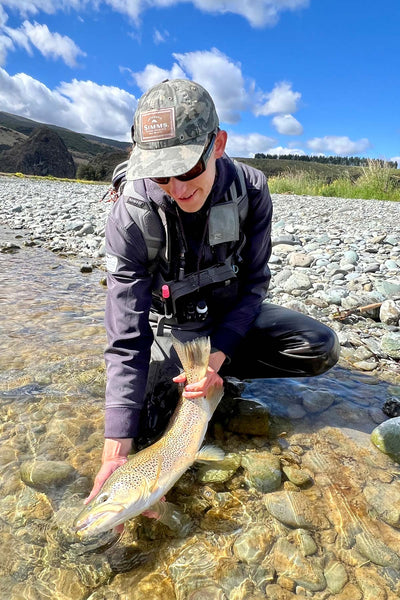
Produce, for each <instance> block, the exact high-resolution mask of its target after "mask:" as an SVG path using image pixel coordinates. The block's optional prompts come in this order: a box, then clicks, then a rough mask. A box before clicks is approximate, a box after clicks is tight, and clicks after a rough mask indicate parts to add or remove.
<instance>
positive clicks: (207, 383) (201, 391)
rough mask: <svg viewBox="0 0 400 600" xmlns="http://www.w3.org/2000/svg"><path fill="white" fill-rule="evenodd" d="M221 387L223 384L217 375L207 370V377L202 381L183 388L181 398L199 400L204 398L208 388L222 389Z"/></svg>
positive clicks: (211, 370)
mask: <svg viewBox="0 0 400 600" xmlns="http://www.w3.org/2000/svg"><path fill="white" fill-rule="evenodd" d="M223 385H224V382H223V380H222V378H221V377H220V376H219V375H218V373H216V372H215V371H214V370H213V369H210V368H209V369H208V371H207V375H206V376H205V377H203V379H201V380H200V381H197V382H196V383H191V384H189V385H187V386H186V387H185V389H184V392H183V396H184V397H185V398H200V397H201V396H206V395H207V392H208V390H209V389H210V388H212V387H222V386H223Z"/></svg>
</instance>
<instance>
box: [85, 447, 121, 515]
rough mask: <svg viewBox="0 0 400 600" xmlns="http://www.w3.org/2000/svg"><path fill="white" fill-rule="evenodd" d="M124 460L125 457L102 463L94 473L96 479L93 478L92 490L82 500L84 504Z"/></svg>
mask: <svg viewBox="0 0 400 600" xmlns="http://www.w3.org/2000/svg"><path fill="white" fill-rule="evenodd" d="M124 462H126V459H124V460H123V459H121V458H119V459H117V460H109V461H106V462H104V463H103V464H102V466H101V468H100V471H99V472H98V473H97V475H96V479H95V480H94V484H93V488H92V491H91V492H90V494H89V496H88V497H87V498H86V500H84V501H83V503H84V504H88V503H89V502H90V501H91V500H92V499H93V498H94V497H95V496H96V495H97V494H98V493H99V491H100V490H101V488H102V487H103V484H104V482H105V481H106V480H107V479H108V478H109V477H110V475H111V473H113V472H114V471H115V469H117V468H118V467H120V466H121V464H123V463H124Z"/></svg>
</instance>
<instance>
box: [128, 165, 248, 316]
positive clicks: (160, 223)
mask: <svg viewBox="0 0 400 600" xmlns="http://www.w3.org/2000/svg"><path fill="white" fill-rule="evenodd" d="M234 164H235V167H236V173H237V174H236V177H235V179H234V180H233V182H232V184H231V186H230V187H229V189H228V190H227V192H226V193H225V195H224V197H223V199H222V200H221V201H219V202H218V203H217V204H215V205H213V206H211V208H210V214H209V217H208V239H207V242H208V245H209V246H212V247H214V250H215V253H216V255H217V257H218V264H216V265H214V266H211V267H208V268H206V269H203V270H200V271H199V272H195V273H190V274H184V273H182V274H181V275H180V276H178V277H176V278H174V279H172V280H171V279H170V280H168V279H166V278H165V276H164V275H163V273H167V272H168V271H169V269H168V264H169V262H170V261H171V257H170V256H168V252H169V244H168V235H169V231H168V226H167V217H166V213H165V211H164V210H163V209H162V208H161V207H159V206H158V205H156V204H155V203H154V202H152V201H151V200H150V201H149V199H148V198H144V197H143V196H142V195H141V194H139V193H138V192H137V191H136V190H135V188H134V185H133V182H132V181H128V182H124V184H123V186H121V187H122V190H121V192H122V198H121V199H120V200H122V199H123V201H124V202H125V206H126V209H127V211H128V213H129V215H130V217H131V218H132V220H133V221H134V222H135V223H136V225H137V226H138V227H139V229H140V231H141V232H142V234H143V238H144V241H145V243H146V247H147V255H148V268H149V271H150V272H151V273H153V274H154V276H153V282H154V283H153V308H154V309H155V310H156V311H157V312H159V313H160V312H168V313H171V315H172V317H173V318H176V319H177V320H178V322H184V321H186V320H195V319H194V318H193V317H190V316H189V312H188V311H191V305H192V304H193V302H197V301H198V300H199V299H200V298H201V297H202V296H205V300H206V301H208V302H211V304H212V299H211V300H210V298H212V297H216V296H218V294H220V295H221V293H225V295H226V297H228V296H229V295H231V296H232V295H233V294H236V293H237V275H238V271H239V269H240V260H241V257H240V252H241V250H242V248H243V246H244V244H245V241H246V239H245V235H244V232H243V223H244V222H245V220H246V217H247V213H248V204H249V202H248V194H247V187H246V181H245V177H244V173H243V169H242V167H241V165H240V163H238V162H236V161H234ZM160 265H161V267H162V268H160V269H157V267H159V266H160ZM156 271H157V272H156ZM235 284H236V286H235ZM163 285H164V286H165V285H167V286H168V289H169V292H170V296H169V298H168V307H166V306H165V299H164V300H163V299H162V293H161V290H162V287H163ZM195 299H196V300H195ZM190 314H192V313H190Z"/></svg>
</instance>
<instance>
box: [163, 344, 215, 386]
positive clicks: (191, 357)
mask: <svg viewBox="0 0 400 600" xmlns="http://www.w3.org/2000/svg"><path fill="white" fill-rule="evenodd" d="M172 343H173V346H174V348H175V351H176V353H177V355H178V357H179V360H180V361H181V363H182V367H183V370H184V371H185V375H186V380H187V382H188V383H196V382H197V381H200V379H203V377H204V376H205V374H206V372H207V367H208V361H209V358H210V351H211V344H210V338H208V337H201V338H197V339H195V340H192V341H189V342H185V343H182V342H180V341H179V340H177V339H176V338H174V337H173V336H172Z"/></svg>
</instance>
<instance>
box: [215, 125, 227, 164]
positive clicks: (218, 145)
mask: <svg viewBox="0 0 400 600" xmlns="http://www.w3.org/2000/svg"><path fill="white" fill-rule="evenodd" d="M227 140H228V134H227V133H226V131H223V130H221V131H218V133H217V137H216V139H215V146H214V153H215V154H214V155H215V158H221V156H222V155H223V154H224V152H225V147H226V142H227Z"/></svg>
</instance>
